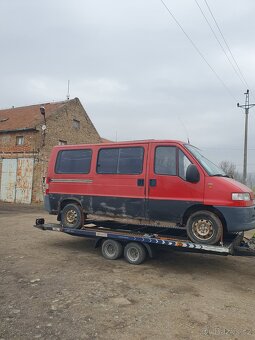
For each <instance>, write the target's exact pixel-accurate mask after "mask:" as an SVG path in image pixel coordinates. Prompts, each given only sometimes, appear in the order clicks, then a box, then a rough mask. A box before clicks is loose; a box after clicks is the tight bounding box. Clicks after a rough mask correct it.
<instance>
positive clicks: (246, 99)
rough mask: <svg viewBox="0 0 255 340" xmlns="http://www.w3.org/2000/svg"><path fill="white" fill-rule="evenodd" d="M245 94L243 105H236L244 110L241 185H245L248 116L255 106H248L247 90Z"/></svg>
mask: <svg viewBox="0 0 255 340" xmlns="http://www.w3.org/2000/svg"><path fill="white" fill-rule="evenodd" d="M244 94H245V104H244V105H240V104H239V103H237V107H241V108H242V109H244V113H245V130H244V152H243V183H244V184H247V145H248V115H249V110H250V108H251V107H253V106H255V104H250V102H249V90H247V92H245V93H244Z"/></svg>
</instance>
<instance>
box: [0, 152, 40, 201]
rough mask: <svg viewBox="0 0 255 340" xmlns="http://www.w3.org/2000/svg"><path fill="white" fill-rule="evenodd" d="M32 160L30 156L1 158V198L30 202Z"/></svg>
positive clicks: (3, 199)
mask: <svg viewBox="0 0 255 340" xmlns="http://www.w3.org/2000/svg"><path fill="white" fill-rule="evenodd" d="M33 168H34V160H33V159H32V158H18V159H3V165H2V180H1V200H2V201H5V202H16V203H28V204H29V203H31V196H32V183H33Z"/></svg>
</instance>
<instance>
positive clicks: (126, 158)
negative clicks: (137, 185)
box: [97, 147, 144, 175]
mask: <svg viewBox="0 0 255 340" xmlns="http://www.w3.org/2000/svg"><path fill="white" fill-rule="evenodd" d="M143 154H144V150H143V148H142V147H132V148H114V149H108V148H107V149H101V150H100V151H99V155H98V160H97V173H99V174H129V175H136V174H141V173H142V172H143Z"/></svg>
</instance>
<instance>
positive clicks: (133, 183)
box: [90, 143, 148, 219]
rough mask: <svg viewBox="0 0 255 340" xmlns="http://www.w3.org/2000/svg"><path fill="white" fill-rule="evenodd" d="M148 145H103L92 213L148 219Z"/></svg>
mask: <svg viewBox="0 0 255 340" xmlns="http://www.w3.org/2000/svg"><path fill="white" fill-rule="evenodd" d="M147 154H148V143H137V144H130V145H128V144H123V145H121V144H116V146H113V145H111V146H101V147H100V148H99V150H98V155H97V160H96V164H95V167H96V169H95V171H96V174H95V176H94V178H93V186H91V192H90V194H91V196H92V202H93V203H92V207H93V213H95V214H101V215H108V216H115V217H125V218H138V219H142V218H144V217H145V183H146V174H147V173H146V161H147Z"/></svg>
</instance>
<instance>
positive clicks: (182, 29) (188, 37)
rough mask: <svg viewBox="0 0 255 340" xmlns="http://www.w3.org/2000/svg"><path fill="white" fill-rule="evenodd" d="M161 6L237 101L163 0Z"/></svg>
mask: <svg viewBox="0 0 255 340" xmlns="http://www.w3.org/2000/svg"><path fill="white" fill-rule="evenodd" d="M160 1H161V3H162V5H163V6H164V7H165V9H166V10H167V12H168V13H169V15H170V16H171V17H172V19H173V20H174V22H175V23H176V24H177V26H178V27H179V28H180V29H181V31H182V32H183V34H184V35H185V36H186V38H187V39H188V40H189V42H190V43H191V45H192V46H193V47H194V49H195V50H196V51H197V53H198V54H199V55H200V57H201V58H202V59H203V60H204V62H205V63H206V64H207V66H208V67H209V68H210V69H211V71H212V72H213V73H214V75H215V76H216V78H217V79H218V80H219V82H220V83H221V84H222V85H223V87H224V88H225V90H226V91H227V92H228V94H229V95H230V96H231V97H232V98H233V99H234V101H237V100H236V98H235V97H234V96H233V94H232V92H231V91H230V89H229V88H228V86H227V85H226V84H225V82H224V81H223V80H222V78H221V77H220V76H219V75H218V73H217V72H216V71H215V70H214V68H213V67H212V66H211V65H210V64H209V62H208V61H207V59H206V58H205V56H204V55H203V53H202V52H201V51H200V49H199V48H198V47H197V45H196V44H195V43H194V41H193V40H192V39H191V37H190V36H189V35H188V33H186V31H185V30H184V28H183V27H182V25H181V24H180V22H179V21H178V20H177V19H176V18H175V16H174V14H173V13H172V12H171V11H170V9H169V7H168V6H167V5H166V3H165V2H164V1H163V0H160Z"/></svg>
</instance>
